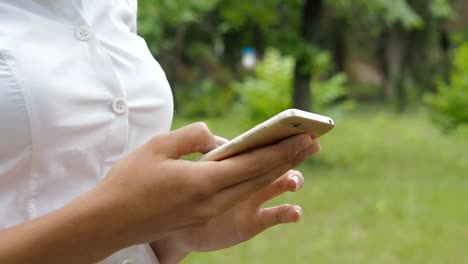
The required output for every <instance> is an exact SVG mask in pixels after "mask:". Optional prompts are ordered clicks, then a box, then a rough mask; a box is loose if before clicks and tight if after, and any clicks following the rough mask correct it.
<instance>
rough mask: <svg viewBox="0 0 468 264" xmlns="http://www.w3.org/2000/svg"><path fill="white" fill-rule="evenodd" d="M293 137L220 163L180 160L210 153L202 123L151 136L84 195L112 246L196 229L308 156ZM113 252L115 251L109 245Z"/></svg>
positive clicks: (305, 145)
mask: <svg viewBox="0 0 468 264" xmlns="http://www.w3.org/2000/svg"><path fill="white" fill-rule="evenodd" d="M311 144H312V140H311V138H310V137H309V136H308V135H305V134H303V135H298V136H294V137H291V138H288V139H285V140H283V141H281V142H279V143H277V144H274V145H271V146H267V147H263V148H260V149H257V150H254V151H251V152H248V153H245V154H242V155H238V156H235V157H232V158H229V159H226V160H223V161H217V162H214V161H203V162H193V161H186V160H181V159H180V158H181V156H183V155H186V154H190V153H194V152H207V151H209V150H211V149H213V148H215V147H216V143H215V137H214V136H213V134H212V133H211V132H210V131H209V129H208V128H207V126H206V125H205V124H204V123H196V124H192V125H189V126H186V127H183V128H181V129H178V130H175V131H173V132H171V133H168V134H165V135H162V136H158V137H154V138H153V139H151V140H150V141H149V142H147V143H146V144H144V145H143V146H141V147H140V148H138V149H136V150H135V151H134V152H132V153H131V154H129V155H128V156H127V157H126V158H124V159H123V160H122V161H121V162H119V163H117V164H116V165H115V166H114V167H113V168H112V169H111V171H110V172H109V173H108V175H107V176H106V178H105V179H104V180H103V181H102V182H101V183H100V184H99V185H98V186H97V187H96V188H94V189H93V190H91V191H90V192H89V193H88V194H86V196H87V198H90V197H92V198H93V199H92V200H93V201H94V202H95V203H98V206H100V207H99V208H100V211H101V213H100V215H101V217H102V218H103V219H108V220H109V221H108V223H109V225H112V228H114V230H118V231H119V233H118V235H117V236H116V238H117V240H116V241H115V242H116V243H119V244H118V247H126V246H130V245H133V244H139V243H144V242H149V241H154V240H158V239H160V238H162V237H164V236H165V235H167V234H168V233H170V232H173V231H178V230H183V229H187V228H197V227H201V226H203V225H204V224H206V223H207V222H209V221H210V219H212V218H213V217H215V216H217V215H219V214H220V213H222V212H224V211H226V210H228V209H229V208H231V207H233V206H235V205H236V204H238V203H240V202H242V201H244V200H246V199H248V198H249V196H250V195H251V194H252V193H254V192H255V191H257V190H259V189H262V188H264V187H265V186H267V185H269V184H271V183H272V182H273V181H275V180H276V179H277V178H278V177H280V176H281V175H283V174H284V173H285V172H287V171H289V170H290V169H292V168H294V167H296V166H297V165H299V164H300V163H302V162H303V161H304V160H305V159H306V158H307V157H308V156H309V155H311V153H312V152H313V147H312V145H311ZM116 245H117V244H116Z"/></svg>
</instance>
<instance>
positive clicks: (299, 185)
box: [290, 175, 301, 191]
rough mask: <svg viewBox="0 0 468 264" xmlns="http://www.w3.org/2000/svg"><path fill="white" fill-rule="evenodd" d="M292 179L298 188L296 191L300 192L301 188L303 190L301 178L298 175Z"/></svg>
mask: <svg viewBox="0 0 468 264" xmlns="http://www.w3.org/2000/svg"><path fill="white" fill-rule="evenodd" d="M290 179H291V180H293V181H294V182H295V183H296V187H295V188H294V191H297V190H299V188H301V180H300V179H299V177H298V176H297V175H293V176H291V178H290Z"/></svg>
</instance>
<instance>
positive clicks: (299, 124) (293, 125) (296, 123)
mask: <svg viewBox="0 0 468 264" xmlns="http://www.w3.org/2000/svg"><path fill="white" fill-rule="evenodd" d="M291 125H292V127H300V126H301V125H302V123H301V122H292V123H291Z"/></svg>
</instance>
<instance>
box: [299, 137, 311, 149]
mask: <svg viewBox="0 0 468 264" xmlns="http://www.w3.org/2000/svg"><path fill="white" fill-rule="evenodd" d="M310 144H312V139H311V138H310V137H309V136H304V137H303V138H302V139H301V142H300V143H299V146H300V147H301V148H302V149H305V148H307V147H308V146H310Z"/></svg>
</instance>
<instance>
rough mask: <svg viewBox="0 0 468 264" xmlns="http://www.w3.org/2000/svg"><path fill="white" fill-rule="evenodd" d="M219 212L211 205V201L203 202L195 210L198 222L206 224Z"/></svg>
mask: <svg viewBox="0 0 468 264" xmlns="http://www.w3.org/2000/svg"><path fill="white" fill-rule="evenodd" d="M217 214H218V210H217V209H216V207H214V206H211V203H203V205H201V206H199V208H198V209H197V210H196V212H195V219H196V222H197V223H200V224H205V223H208V222H209V221H211V219H213V218H214V217H215V216H216V215H217Z"/></svg>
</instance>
